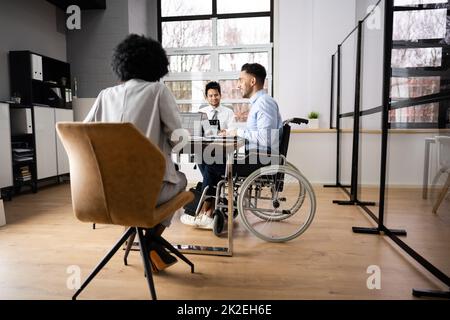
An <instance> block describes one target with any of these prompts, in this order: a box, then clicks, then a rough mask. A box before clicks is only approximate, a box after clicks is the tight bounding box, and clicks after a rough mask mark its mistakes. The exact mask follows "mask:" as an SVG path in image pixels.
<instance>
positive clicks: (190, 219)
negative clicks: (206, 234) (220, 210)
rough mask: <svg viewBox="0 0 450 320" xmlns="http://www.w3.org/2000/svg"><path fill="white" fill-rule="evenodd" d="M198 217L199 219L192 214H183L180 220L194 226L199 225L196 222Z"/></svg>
mask: <svg viewBox="0 0 450 320" xmlns="http://www.w3.org/2000/svg"><path fill="white" fill-rule="evenodd" d="M197 219H199V218H197V217H194V216H191V215H189V214H183V215H182V216H181V217H180V221H181V223H182V224H185V225H188V226H193V227H195V226H197V224H196V220H197Z"/></svg>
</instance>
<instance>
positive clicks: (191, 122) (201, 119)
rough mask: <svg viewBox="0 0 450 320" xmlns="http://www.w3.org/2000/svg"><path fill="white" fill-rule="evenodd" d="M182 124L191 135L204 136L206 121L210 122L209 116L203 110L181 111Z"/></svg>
mask: <svg viewBox="0 0 450 320" xmlns="http://www.w3.org/2000/svg"><path fill="white" fill-rule="evenodd" d="M180 117H181V126H182V128H183V129H186V130H187V131H188V132H189V134H190V135H191V137H202V136H203V132H204V129H203V126H204V124H205V122H208V123H209V120H208V116H207V115H206V113H203V112H197V113H193V112H181V113H180Z"/></svg>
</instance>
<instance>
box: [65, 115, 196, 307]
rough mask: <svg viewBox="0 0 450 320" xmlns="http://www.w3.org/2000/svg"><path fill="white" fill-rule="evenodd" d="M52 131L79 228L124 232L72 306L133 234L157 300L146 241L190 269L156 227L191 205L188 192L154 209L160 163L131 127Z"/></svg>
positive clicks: (75, 127)
mask: <svg viewBox="0 0 450 320" xmlns="http://www.w3.org/2000/svg"><path fill="white" fill-rule="evenodd" d="M56 129H57V132H58V135H59V137H60V138H61V141H62V143H63V145H64V148H65V149H66V151H67V154H68V156H69V162H70V177H71V192H72V205H73V210H74V212H75V215H76V217H77V218H78V219H79V220H81V221H83V222H90V223H102V224H113V225H121V226H125V227H127V229H126V231H125V233H124V234H123V236H122V237H121V238H120V239H119V240H118V242H117V243H116V244H115V245H114V247H113V248H112V249H111V250H110V252H109V253H108V254H107V255H106V256H105V257H104V258H103V260H102V261H101V262H100V263H99V264H98V266H97V267H96V268H95V269H94V270H93V271H92V273H91V274H90V275H89V277H88V278H87V279H86V280H85V282H84V283H83V284H82V286H81V288H80V289H79V290H78V291H77V292H76V293H75V295H74V296H73V299H74V300H75V299H76V298H77V296H78V295H79V294H80V293H81V291H82V290H83V289H84V288H85V287H86V286H87V285H88V284H89V282H90V281H91V280H92V279H93V278H94V277H95V276H96V274H97V273H98V272H99V271H100V270H101V269H102V268H103V267H104V266H105V265H106V263H107V262H108V261H109V260H110V259H111V258H112V256H113V255H114V254H115V253H116V252H117V250H118V249H119V248H120V247H121V246H122V245H123V244H124V242H125V241H126V240H127V239H128V238H130V237H133V238H134V236H135V235H136V234H137V236H138V238H139V245H140V252H141V256H142V261H143V264H144V269H145V274H146V278H147V283H148V286H149V289H150V293H151V296H152V298H153V299H154V300H155V299H156V292H155V287H154V284H153V278H152V271H151V266H150V261H149V248H148V242H146V241H145V237H144V231H146V237H149V238H150V240H151V241H155V242H157V243H159V244H161V245H163V246H164V247H165V248H167V249H168V250H170V251H171V252H172V253H174V254H175V255H176V256H177V257H179V258H180V259H181V260H183V261H184V262H186V263H187V264H188V265H190V266H191V272H192V273H193V272H194V265H193V264H192V263H191V262H190V261H189V260H188V259H187V258H186V257H184V256H183V255H182V254H181V253H180V252H179V251H178V250H176V249H175V248H174V247H173V246H172V245H170V243H168V242H167V241H166V240H164V239H163V238H162V237H160V236H157V235H154V234H153V233H151V232H148V231H149V228H152V227H155V226H156V225H158V224H159V223H160V222H161V221H163V220H164V219H165V218H167V217H169V216H170V215H172V214H173V213H174V212H175V211H176V210H177V209H179V208H181V207H183V206H184V205H185V204H187V203H189V202H191V201H192V200H193V194H192V193H191V192H182V193H180V194H178V195H177V196H175V197H174V198H173V199H172V200H170V201H169V202H167V203H164V204H162V205H161V206H159V207H156V203H157V200H158V196H159V192H160V188H161V184H162V180H163V175H164V171H165V159H164V156H163V154H162V153H161V152H160V151H159V149H158V147H156V146H155V145H153V144H152V143H151V142H150V140H148V139H147V138H146V137H145V136H144V135H142V134H141V133H140V132H139V131H138V130H137V129H136V127H134V125H132V124H130V123H88V124H85V123H69V122H67V123H58V124H57V125H56Z"/></svg>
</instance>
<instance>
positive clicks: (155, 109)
mask: <svg viewBox="0 0 450 320" xmlns="http://www.w3.org/2000/svg"><path fill="white" fill-rule="evenodd" d="M168 65H169V60H168V58H167V56H166V53H165V51H164V49H163V48H162V47H161V44H160V43H159V42H157V41H155V40H153V39H150V38H146V37H144V36H138V35H135V34H132V35H129V36H128V37H127V38H126V39H125V40H124V41H123V42H122V43H120V44H119V45H118V46H117V48H116V49H115V52H114V55H113V61H112V67H113V71H114V72H115V74H116V75H117V76H118V78H119V79H120V84H119V85H117V86H115V87H111V88H107V89H105V90H103V91H102V92H100V94H99V96H98V98H97V100H96V101H95V103H94V105H93V107H92V109H91V111H90V112H89V114H88V116H87V117H86V119H85V120H84V121H85V122H131V123H133V124H134V125H135V126H136V127H137V128H138V129H140V131H141V132H142V133H143V134H144V135H145V136H147V137H148V138H149V139H150V141H152V142H153V143H154V144H155V145H157V146H158V147H159V149H160V150H161V152H162V153H163V154H164V156H165V159H166V171H165V173H164V178H163V184H162V187H161V191H160V195H159V199H158V202H157V205H161V204H163V203H165V202H167V201H169V200H170V199H171V198H173V197H175V196H176V195H177V194H178V193H180V192H182V191H184V190H185V189H186V185H187V181H186V176H185V175H184V174H183V173H181V172H179V171H177V170H176V168H175V165H174V163H173V162H172V158H171V152H172V145H173V143H172V142H171V140H170V137H171V135H172V133H173V132H174V131H175V130H178V129H181V128H182V126H181V119H180V114H179V110H178V106H177V103H176V101H175V98H174V96H173V95H172V93H171V92H170V90H169V89H168V88H167V87H166V86H165V85H164V84H163V83H161V82H159V80H160V79H161V78H162V77H164V76H165V75H166V74H167V73H168V72H169V70H168ZM130 165H132V164H131V163H130ZM171 219H172V217H170V218H168V219H167V220H165V221H164V222H162V223H161V224H160V225H158V226H156V227H154V228H153V229H151V230H149V232H153V233H155V234H158V235H161V234H162V232H163V231H164V229H165V228H166V227H168V226H169V225H170V222H171ZM150 260H151V262H152V269H153V271H155V272H156V271H159V270H163V269H165V268H167V267H168V266H170V265H172V264H174V263H175V262H177V259H176V258H175V257H174V256H172V255H171V254H169V253H168V252H167V251H166V250H165V249H164V248H163V247H162V246H158V245H156V244H153V247H152V250H151V252H150Z"/></svg>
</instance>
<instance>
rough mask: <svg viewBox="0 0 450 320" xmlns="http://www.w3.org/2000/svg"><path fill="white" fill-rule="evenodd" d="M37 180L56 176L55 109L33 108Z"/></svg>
mask: <svg viewBox="0 0 450 320" xmlns="http://www.w3.org/2000/svg"><path fill="white" fill-rule="evenodd" d="M34 122H35V140H36V167H37V179H38V180H41V179H45V178H49V177H54V176H56V175H58V169H57V159H56V133H55V109H53V108H48V107H34Z"/></svg>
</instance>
